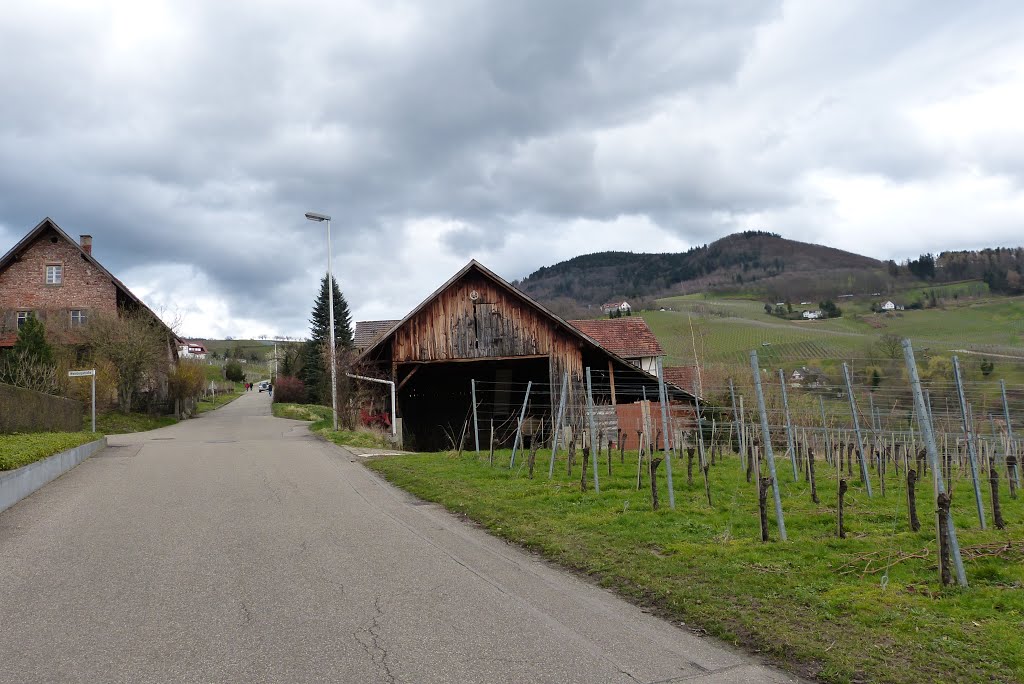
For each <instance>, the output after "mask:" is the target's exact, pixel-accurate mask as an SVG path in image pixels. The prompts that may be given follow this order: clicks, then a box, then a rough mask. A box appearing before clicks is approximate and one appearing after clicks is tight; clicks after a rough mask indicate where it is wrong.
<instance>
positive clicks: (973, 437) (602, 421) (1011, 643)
mask: <svg viewBox="0 0 1024 684" xmlns="http://www.w3.org/2000/svg"><path fill="white" fill-rule="evenodd" d="M658 314H659V315H663V314H670V315H674V316H675V317H676V318H675V319H673V318H671V317H670V316H664V317H663V318H662V321H663V322H664V323H665V326H666V327H668V326H671V327H673V328H675V335H676V336H677V337H680V338H682V337H683V336H684V335H683V332H684V331H685V333H686V335H685V339H686V340H689V339H690V338H689V325H688V323H686V324H685V325H686V327H685V329H682V330H680V321H681V320H682V321H685V320H686V317H685V315H680V314H679V313H678V312H658ZM654 318H658V316H655V317H654ZM727 321H729V319H728V318H724V317H718V316H713V317H711V318H709V319H704V320H702V321H701V322H702V323H708V322H710V323H712V324H713V325H712V327H711V330H710V331H709V332H706V333H705V335H704V337H703V341H704V342H705V343H708V344H709V346H710V343H709V342H708V341H709V340H731V342H730V343H731V344H732V345H735V347H739V346H740V345H741V344H742V340H750V339H752V338H751V337H743V335H750V334H751V333H750V332H749V329H750V328H748V329H747V332H745V331H744V328H743V326H733V327H732V328H729V327H727V326H728V325H729V323H727ZM762 327H763V330H762V329H761V328H754V329H756V330H758V331H759V332H760V334H761V335H765V334H768V335H771V334H775V335H777V336H776V337H772V338H770V340H771V341H770V347H771V350H770V351H769V354H773V353H775V352H776V349H778V350H779V352H778V353H779V358H782V357H786V358H791V359H793V360H794V361H796V362H800V361H802V360H803V359H807V358H808V356H809V355H811V354H815V355H820V356H817V358H825V359H826V360H828V361H830V362H833V363H836V364H838V365H839V367H840V368H841V372H842V374H843V375H842V376H841V377H842V378H843V379H844V381H840V382H839V384H835V383H832V384H831V385H830V386H829V387H827V388H826V389H823V390H820V391H819V390H807V389H803V388H801V387H799V386H796V385H794V384H792V383H791V382H790V378H789V374H788V373H787V372H786V371H781V372H780V370H779V369H778V368H775V367H774V364H773V361H775V360H776V357H772V356H767V357H766V355H765V350H766V349H768V347H765V346H761V341H766V340H764V338H763V337H759V336H757V337H754V338H753V339H756V340H757V341H758V344H757V346H756V347H751V348H748V349H747V350H746V351H745V352H744V351H743V350H741V349H738V348H731V349H729V350H728V352H727V353H728V354H729V355H733V356H728V357H723V358H736V359H738V358H739V357H740V355H745V356H746V358H747V363H746V368H745V369H744V368H743V366H741V365H739V364H738V363H736V364H735V365H733V366H732V367H731V373H729V374H723V372H722V371H723V369H721V368H720V369H718V371H711V372H708V373H707V375H705V376H704V377H703V378H702V380H703V395H704V396H705V397H713V398H714V400H713V401H711V403H709V404H708V405H705V406H703V407H702V408H700V409H697V408H696V407H694V408H693V409H690V410H687V409H685V408H683V409H681V408H680V407H678V406H673V407H672V408H671V409H669V408H667V407H666V408H665V410H664V411H662V410H661V409H660V405H659V404H658V402H657V400H656V398H657V397H658V396H659V391H660V390H659V386H658V383H657V382H652V383H651V384H650V386H649V387H648V386H646V385H644V386H643V387H642V389H643V390H644V393H645V394H646V396H647V397H649V398H652V399H655V400H654V401H644V402H640V408H641V410H640V411H633V412H631V413H628V414H625V413H622V412H621V411H619V409H616V408H615V407H613V406H607V405H606V406H592V405H587V404H580V405H576V406H574V407H570V408H569V409H568V410H567V411H566V413H565V414H564V415H565V419H564V420H559V419H558V418H556V416H561V415H562V413H561V409H560V408H559V407H556V406H553V405H550V404H549V403H548V400H549V395H548V394H546V393H543V392H541V393H537V394H536V395H532V396H531V393H530V391H529V387H528V386H522V387H519V386H515V387H512V388H511V393H510V394H509V395H508V396H507V397H506V399H504V400H503V402H502V403H487V402H484V401H481V402H479V403H477V404H474V405H473V408H472V413H471V415H468V416H466V422H465V424H464V425H462V426H461V433H460V431H459V430H454V431H453V434H452V436H451V439H452V446H453V450H452V451H451V452H449V453H442V454H424V455H417V456H410V457H402V458H401V459H381V460H378V461H374V462H373V463H371V467H373V468H375V469H377V470H378V471H380V472H381V473H383V474H384V475H385V476H386V477H388V478H389V479H391V480H392V481H393V482H395V483H396V484H398V485H400V486H403V487H405V488H407V489H409V490H410V491H412V492H414V493H416V494H417V495H419V496H421V497H423V498H427V499H430V500H433V501H437V502H440V503H442V504H444V505H446V506H448V507H449V508H451V509H452V510H454V511H457V512H458V513H460V514H464V515H467V516H469V517H471V518H473V519H474V520H477V521H479V522H480V523H481V524H483V525H485V526H487V527H488V528H490V529H491V530H492V531H494V532H495V533H496V534H499V535H501V536H503V537H506V538H508V539H509V540H514V541H516V542H520V543H523V544H525V545H527V546H528V547H530V548H532V549H535V550H537V551H540V552H542V553H544V554H546V555H548V556H549V557H551V558H552V559H554V560H557V561H558V562H560V563H563V564H565V565H567V566H569V567H572V568H575V569H578V570H580V571H582V572H585V573H587V574H589V575H591V576H592V577H594V578H595V579H596V580H597V581H599V582H600V583H602V584H603V585H605V586H609V587H612V588H614V589H616V590H617V591H620V592H622V593H623V594H625V595H628V596H630V597H631V598H632V599H633V600H635V601H637V602H639V603H641V604H644V605H647V606H650V607H651V608H652V609H653V610H656V611H658V612H659V613H661V614H663V615H665V616H667V617H669V618H670V619H673V620H677V621H679V622H680V623H681V624H685V625H686V626H687V627H688V628H691V629H696V630H700V631H701V632H703V633H710V634H713V635H716V636H718V637H720V638H723V639H726V640H728V641H731V642H733V643H736V644H739V645H742V646H744V647H746V648H748V649H750V650H753V651H756V652H759V653H763V654H767V655H769V656H770V657H771V658H772V659H774V660H775V661H776V662H778V663H779V664H781V665H783V666H784V667H788V668H790V669H792V670H794V671H795V672H797V673H799V674H802V675H806V676H811V677H814V678H816V679H819V680H821V681H827V682H861V681H888V682H907V683H909V682H934V681H956V682H1007V683H1008V682H1019V681H1024V638H1022V633H1021V627H1022V625H1024V622H1022V621H1024V591H1021V589H1022V587H1024V495H1022V494H1021V492H1020V486H1021V472H1020V471H1021V458H1022V456H1024V440H1022V437H1024V419H1022V418H1021V416H1022V415H1024V386H1022V385H1021V384H1020V383H1015V382H1005V381H1003V379H1002V378H1001V377H996V376H992V377H987V376H985V377H982V376H980V375H976V374H973V373H972V375H971V376H970V378H969V379H967V378H965V374H964V373H963V372H962V369H961V368H960V365H959V360H954V362H953V363H954V366H953V367H952V369H949V368H947V367H946V366H945V365H944V364H943V363H936V362H935V361H934V359H936V358H938V359H940V360H941V359H942V358H943V357H932V358H930V359H928V360H927V361H924V362H922V365H921V368H920V371H919V370H918V366H917V363H916V362H915V363H913V364H911V363H910V362H909V361H908V362H907V363H906V364H905V369H904V373H905V375H904V376H902V377H899V376H897V375H896V374H895V370H894V369H893V368H890V369H889V371H890V372H892V373H893V374H894V375H893V379H891V380H889V381H887V382H886V383H885V384H883V385H880V386H874V385H872V384H871V383H866V382H863V381H862V380H863V378H864V376H863V375H862V374H855V373H852V372H851V371H850V363H849V362H845V361H843V360H842V357H841V356H838V357H837V355H836V351H837V350H839V351H841V350H842V345H843V344H844V342H842V341H841V342H839V343H834V344H837V346H834V347H830V346H827V345H828V344H829V341H828V340H831V339H832V338H831V337H830V338H827V339H826V338H825V337H824V336H823V337H822V338H821V339H818V340H815V341H809V340H806V339H793V338H791V337H787V336H786V331H785V330H782V331H779V330H778V329H777V328H776V327H773V326H762ZM751 328H753V327H751ZM726 331H728V334H727V332H726ZM730 334H731V337H730ZM694 336H695V337H696V332H695V333H694ZM833 337H834V338H836V339H840V340H846V339H847V337H848V336H841V335H833ZM663 344H664V342H663ZM699 344H700V341H699V340H698V345H699ZM692 348H693V346H692V343H691V346H690V349H691V350H692ZM698 348H699V347H698ZM679 349H685V348H684V347H680V348H679ZM853 349H856V347H853ZM752 350H753V351H755V352H756V354H757V356H756V357H752V355H751V351H752ZM669 353H670V354H671V353H673V352H672V351H670V352H669ZM676 353H678V349H677V350H676ZM723 353H726V352H723ZM906 353H907V350H906V349H904V354H906ZM917 354H918V355H919V356H920V357H921V358H922V359H923V358H924V356H923V354H922V350H921V349H918V350H917ZM898 363H899V362H897V361H895V360H891V361H890V365H891V366H893V365H897V364H898ZM723 368H728V367H723ZM1005 370H1008V371H1012V372H1018V371H1019V369H1017V368H1015V367H1013V366H1012V365H1010V364H1007V365H1006V368H1005ZM897 377H899V379H896V378H897ZM918 377H920V380H918ZM593 379H594V380H593V382H594V387H595V388H597V389H600V390H601V392H602V393H603V392H604V390H605V389H606V388H605V387H604V385H603V383H605V382H607V381H608V378H607V377H605V376H604V375H602V373H601V372H600V371H599V370H597V369H595V370H594V371H593ZM538 381H540V382H541V383H543V379H541V378H538ZM619 387H620V389H621V388H622V385H621V384H620V385H619ZM629 389H631V390H638V389H641V388H640V387H630V388H629ZM483 394H484V395H487V396H491V395H489V394H488V393H487V392H484V393H483ZM961 397H962V398H963V399H962V401H961ZM617 411H618V412H619V416H620V418H619V419H618V420H617V421H616V420H614V419H613V421H612V422H609V420H608V416H609V412H611V414H612V415H614V414H615V413H616V412H617ZM624 415H630V416H634V417H633V418H630V419H623V418H622V416H624ZM481 425H485V426H486V425H490V426H494V425H498V431H499V432H502V431H503V434H502V435H501V436H500V438H499V439H496V438H495V437H494V434H495V430H494V428H493V427H492V428H491V430H490V431H488V430H487V429H486V428H484V429H481V428H480V427H479V426H481ZM460 434H461V437H460ZM509 435H512V436H514V437H513V438H512V439H511V443H513V444H514V445H515V446H514V448H513V449H512V450H508V449H504V450H501V449H496V444H497V443H498V442H499V441H500V440H501V439H504V438H505V437H506V436H509ZM633 436H635V437H636V439H637V441H631V440H632V439H633ZM627 443H629V444H635V443H639V445H640V448H639V449H635V448H629V449H627V448H626V444H627ZM478 444H479V445H480V446H479V447H478V446H477V445H478Z"/></svg>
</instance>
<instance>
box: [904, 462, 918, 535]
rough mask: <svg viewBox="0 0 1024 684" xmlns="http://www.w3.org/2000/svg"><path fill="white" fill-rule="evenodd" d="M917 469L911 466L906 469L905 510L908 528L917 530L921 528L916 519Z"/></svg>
mask: <svg viewBox="0 0 1024 684" xmlns="http://www.w3.org/2000/svg"><path fill="white" fill-rule="evenodd" d="M916 486H917V471H916V470H914V469H913V468H911V469H910V470H908V471H907V512H908V513H909V514H910V529H911V530H913V531H914V532H918V531H919V530H920V529H921V521H920V520H918V519H917V493H916V492H915V487H916Z"/></svg>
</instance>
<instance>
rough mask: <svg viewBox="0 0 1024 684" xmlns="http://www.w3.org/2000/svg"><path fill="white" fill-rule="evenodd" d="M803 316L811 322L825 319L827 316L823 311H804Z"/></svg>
mask: <svg viewBox="0 0 1024 684" xmlns="http://www.w3.org/2000/svg"><path fill="white" fill-rule="evenodd" d="M801 315H802V316H803V317H804V318H806V319H807V320H809V321H813V320H817V319H819V318H824V317H825V314H824V312H822V311H804V312H803V314H801Z"/></svg>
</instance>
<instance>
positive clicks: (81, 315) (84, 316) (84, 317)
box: [68, 309, 89, 328]
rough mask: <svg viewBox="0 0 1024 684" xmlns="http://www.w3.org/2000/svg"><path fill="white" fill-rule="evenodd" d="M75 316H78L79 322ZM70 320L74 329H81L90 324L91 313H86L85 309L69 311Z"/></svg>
mask: <svg viewBox="0 0 1024 684" xmlns="http://www.w3.org/2000/svg"><path fill="white" fill-rule="evenodd" d="M75 314H78V316H77V319H78V320H75V318H76V316H75ZM68 320H69V321H70V323H71V327H72V328H81V327H82V326H83V325H85V324H86V322H88V320H89V312H88V311H86V310H85V309H69V310H68Z"/></svg>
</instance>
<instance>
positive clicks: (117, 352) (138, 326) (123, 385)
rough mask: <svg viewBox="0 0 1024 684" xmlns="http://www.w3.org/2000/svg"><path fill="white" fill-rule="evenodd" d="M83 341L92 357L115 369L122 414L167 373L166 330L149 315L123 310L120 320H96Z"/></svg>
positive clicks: (104, 316)
mask: <svg viewBox="0 0 1024 684" xmlns="http://www.w3.org/2000/svg"><path fill="white" fill-rule="evenodd" d="M84 337H85V339H86V341H87V342H88V344H89V346H90V347H91V348H92V351H93V353H94V354H96V356H98V357H99V358H102V359H105V360H107V361H108V362H109V363H110V365H111V366H112V367H113V368H114V370H115V372H116V374H117V400H118V405H119V407H120V409H121V411H122V412H123V413H130V412H131V410H132V401H133V399H134V397H135V395H136V394H137V393H138V392H139V391H140V390H142V389H144V388H145V387H147V386H150V387H155V386H156V384H157V382H158V378H159V376H160V374H161V372H162V371H164V370H166V367H167V365H168V361H169V359H168V356H167V354H166V350H167V345H168V331H167V328H166V327H165V326H164V325H163V324H162V323H161V322H159V321H157V320H156V319H155V318H154V317H153V316H152V315H151V314H149V313H148V312H145V311H128V310H122V311H121V315H120V316H118V315H111V314H101V315H96V316H94V317H93V318H92V319H91V320H90V321H89V324H88V326H86V328H85V330H84Z"/></svg>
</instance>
